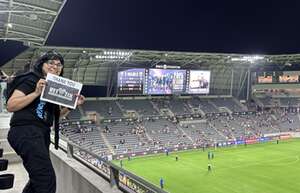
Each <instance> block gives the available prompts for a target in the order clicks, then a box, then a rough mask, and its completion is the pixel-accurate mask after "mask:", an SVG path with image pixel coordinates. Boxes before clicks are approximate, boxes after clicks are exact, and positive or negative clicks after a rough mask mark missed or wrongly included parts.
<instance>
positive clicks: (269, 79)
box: [257, 75, 273, 83]
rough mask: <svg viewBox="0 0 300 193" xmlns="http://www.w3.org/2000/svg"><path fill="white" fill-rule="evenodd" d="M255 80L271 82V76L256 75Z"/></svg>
mask: <svg viewBox="0 0 300 193" xmlns="http://www.w3.org/2000/svg"><path fill="white" fill-rule="evenodd" d="M257 82H258V83H272V82H273V79H272V76H270V75H269V76H258V77H257Z"/></svg>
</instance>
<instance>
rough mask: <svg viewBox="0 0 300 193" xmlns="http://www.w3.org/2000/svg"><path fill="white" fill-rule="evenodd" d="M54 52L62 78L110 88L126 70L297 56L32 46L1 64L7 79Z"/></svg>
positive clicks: (246, 63) (299, 60)
mask: <svg viewBox="0 0 300 193" xmlns="http://www.w3.org/2000/svg"><path fill="white" fill-rule="evenodd" d="M53 49H54V50H56V51H58V52H59V53H61V54H62V55H63V57H64V59H65V67H64V76H65V77H66V78H69V79H73V80H76V81H80V82H82V83H83V84H86V85H110V83H111V82H112V81H113V79H114V78H116V77H114V76H115V75H116V74H117V73H116V72H117V71H118V70H119V69H120V68H123V67H124V68H126V67H133V68H134V67H140V68H143V67H146V68H154V67H156V66H157V65H160V66H163V65H172V66H180V67H181V68H187V69H203V70H216V69H243V70H244V71H245V70H247V69H248V68H249V67H251V66H255V65H259V66H268V65H270V66H271V65H274V64H276V65H277V66H282V67H284V66H287V65H298V64H300V54H292V55H259V56H256V55H246V54H219V53H195V52H168V51H145V50H122V49H103V48H74V47H49V46H43V47H40V46H32V47H29V48H28V49H27V50H25V51H24V52H23V53H21V54H19V55H18V56H17V57H15V58H14V59H12V60H11V61H9V62H8V63H6V64H4V65H3V66H2V67H1V69H2V70H3V71H4V72H5V73H6V74H8V75H12V74H14V73H17V72H18V71H23V70H26V69H27V70H28V69H29V68H30V67H32V65H33V64H34V62H35V61H36V59H37V58H38V57H39V56H40V55H41V54H42V53H44V52H46V51H49V50H53Z"/></svg>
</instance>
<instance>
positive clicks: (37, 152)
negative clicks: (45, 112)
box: [7, 125, 56, 193]
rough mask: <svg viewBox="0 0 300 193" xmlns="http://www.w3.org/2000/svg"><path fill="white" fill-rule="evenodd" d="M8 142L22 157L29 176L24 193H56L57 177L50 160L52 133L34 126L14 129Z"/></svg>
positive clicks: (10, 131) (9, 134)
mask: <svg viewBox="0 0 300 193" xmlns="http://www.w3.org/2000/svg"><path fill="white" fill-rule="evenodd" d="M7 139H8V142H9V143H10V145H11V146H12V148H13V149H14V150H15V151H16V153H17V154H18V155H19V156H21V158H22V160H23V165H24V167H25V169H26V170H27V172H28V174H29V181H28V183H27V185H26V186H25V188H24V190H23V193H55V191H56V177H55V172H54V169H53V166H52V163H51V160H50V154H49V145H50V133H49V131H48V130H47V129H44V128H39V127H36V126H33V125H26V126H17V127H12V128H11V129H10V130H9V133H8V137H7Z"/></svg>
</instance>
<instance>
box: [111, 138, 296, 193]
mask: <svg viewBox="0 0 300 193" xmlns="http://www.w3.org/2000/svg"><path fill="white" fill-rule="evenodd" d="M208 151H209V150H206V151H204V152H203V151H202V150H193V151H186V152H172V153H170V154H169V156H166V155H165V154H160V155H153V156H145V157H137V158H132V159H131V160H130V161H128V160H126V159H124V160H123V168H124V169H126V170H128V171H130V172H132V173H134V174H136V175H138V176H140V177H142V178H144V179H146V180H148V181H149V182H152V183H153V184H155V185H157V186H159V180H160V178H161V177H162V178H163V179H164V181H165V188H164V189H165V190H166V191H168V192H171V193H198V192H199V193H202V192H203V193H283V192H285V193H299V192H300V160H299V157H300V139H297V140H296V139H294V140H288V141H280V142H279V144H276V141H275V142H268V143H261V144H255V145H248V146H247V147H245V146H244V145H242V146H239V147H226V148H218V149H216V150H215V149H211V150H210V151H212V152H214V159H212V160H210V161H209V160H208ZM176 155H178V157H179V160H178V161H175V156H176ZM115 163H116V164H119V161H115ZM209 163H211V165H212V170H211V172H208V164H209Z"/></svg>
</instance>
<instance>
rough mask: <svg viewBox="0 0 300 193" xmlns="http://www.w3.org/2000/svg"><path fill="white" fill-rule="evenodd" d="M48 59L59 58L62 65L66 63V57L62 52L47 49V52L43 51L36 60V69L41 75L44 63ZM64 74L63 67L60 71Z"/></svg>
mask: <svg viewBox="0 0 300 193" xmlns="http://www.w3.org/2000/svg"><path fill="white" fill-rule="evenodd" d="M48 60H59V61H60V63H61V64H62V65H64V62H65V61H64V58H63V57H62V55H61V54H60V53H58V52H57V51H55V50H50V51H47V52H45V53H43V54H42V55H41V56H40V57H39V59H38V60H37V61H36V63H35V65H34V71H35V72H37V73H39V74H40V75H42V74H43V70H42V68H43V64H44V63H45V62H47V61H48ZM62 75H63V69H62V71H61V73H60V76H62Z"/></svg>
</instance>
